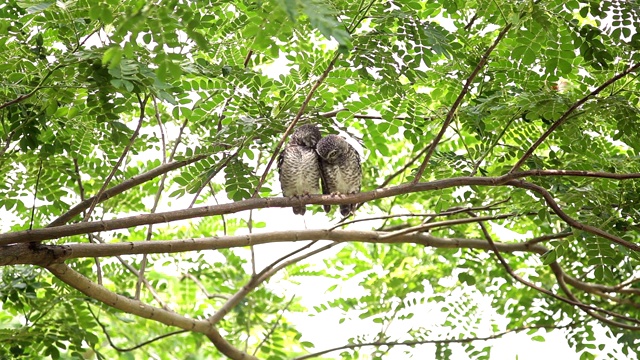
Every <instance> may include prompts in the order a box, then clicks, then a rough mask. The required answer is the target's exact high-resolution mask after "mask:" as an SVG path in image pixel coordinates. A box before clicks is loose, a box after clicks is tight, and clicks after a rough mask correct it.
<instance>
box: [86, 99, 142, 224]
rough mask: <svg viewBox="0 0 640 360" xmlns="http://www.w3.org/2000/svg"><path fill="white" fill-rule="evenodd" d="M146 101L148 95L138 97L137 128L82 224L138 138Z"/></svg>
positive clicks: (88, 217)
mask: <svg viewBox="0 0 640 360" xmlns="http://www.w3.org/2000/svg"><path fill="white" fill-rule="evenodd" d="M148 100H149V95H148V94H147V95H145V97H144V99H140V95H138V101H139V102H140V118H139V120H138V126H137V127H136V130H135V131H134V132H133V135H131V138H130V139H129V143H128V144H127V146H125V147H124V150H122V154H121V155H120V158H119V159H118V161H117V162H116V165H115V166H114V167H113V169H111V172H110V173H109V175H107V178H106V180H105V181H104V184H102V187H100V190H99V191H98V193H97V194H96V196H95V197H93V199H94V201H93V202H92V203H91V205H90V206H89V209H88V210H87V212H86V213H85V214H84V219H83V222H86V221H88V220H89V219H90V218H91V213H92V212H93V209H94V208H95V207H96V205H97V204H98V201H97V199H99V198H100V197H101V196H102V194H103V193H104V191H105V190H106V188H107V186H109V182H110V181H111V179H112V178H113V176H114V175H115V174H116V171H117V170H118V168H119V167H120V165H121V164H122V162H123V161H124V158H125V157H126V156H127V154H128V153H129V149H131V147H132V146H133V142H134V141H135V140H136V138H137V137H138V133H139V132H140V129H141V128H142V123H143V122H144V115H145V108H146V106H147V101H148Z"/></svg>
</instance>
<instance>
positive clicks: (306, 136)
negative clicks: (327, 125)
mask: <svg viewBox="0 0 640 360" xmlns="http://www.w3.org/2000/svg"><path fill="white" fill-rule="evenodd" d="M321 136H322V135H320V130H318V128H317V127H316V126H315V125H302V126H300V127H298V128H297V129H296V130H295V131H294V132H293V134H291V140H290V141H289V144H287V146H286V147H285V148H284V150H282V152H280V155H279V156H278V172H279V174H280V186H281V187H282V194H283V195H284V196H286V197H291V196H296V197H298V196H303V195H310V194H320V186H319V185H318V183H319V181H320V161H319V159H318V154H317V153H316V151H315V146H316V144H317V143H318V140H320V137H321ZM305 211H306V207H305V206H304V205H300V206H294V207H293V213H294V214H296V215H304V213H305Z"/></svg>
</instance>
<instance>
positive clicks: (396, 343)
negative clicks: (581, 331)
mask: <svg viewBox="0 0 640 360" xmlns="http://www.w3.org/2000/svg"><path fill="white" fill-rule="evenodd" d="M573 326H574V323H573V322H571V323H569V324H567V325H560V326H555V325H532V326H523V327H520V328H516V329H510V330H505V331H503V332H500V333H497V334H493V335H490V336H478V337H470V338H462V339H443V340H413V341H375V342H368V343H359V344H357V343H356V344H347V345H343V346H339V347H335V348H331V349H327V350H323V351H319V352H316V353H313V354H308V355H304V356H299V357H297V358H294V359H293V360H306V359H312V358H315V357H320V356H321V355H325V354H328V353H330V352H334V351H338V350H349V349H356V348H360V347H365V346H375V347H380V346H388V347H393V346H410V347H414V346H416V345H423V344H465V343H471V342H474V341H487V340H495V339H498V338H501V337H503V336H504V335H507V334H510V333H514V332H521V331H525V330H534V329H547V330H557V329H566V328H570V327H573Z"/></svg>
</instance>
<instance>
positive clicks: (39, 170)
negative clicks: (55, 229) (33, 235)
mask: <svg viewBox="0 0 640 360" xmlns="http://www.w3.org/2000/svg"><path fill="white" fill-rule="evenodd" d="M40 175H42V159H40V166H39V168H38V176H37V177H36V185H35V189H34V190H33V206H31V221H30V222H29V230H31V229H33V218H34V216H35V214H36V200H38V199H37V198H38V185H39V184H40Z"/></svg>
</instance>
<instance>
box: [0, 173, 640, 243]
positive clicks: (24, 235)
mask: <svg viewBox="0 0 640 360" xmlns="http://www.w3.org/2000/svg"><path fill="white" fill-rule="evenodd" d="M558 172H560V170H555V171H554V173H555V174H553V175H566V176H578V175H577V174H575V173H573V172H571V171H567V172H562V173H558ZM537 174H538V176H542V174H546V175H552V174H551V173H547V172H545V171H544V170H541V171H538V172H537ZM595 174H598V177H606V178H610V179H616V180H622V179H632V178H640V174H623V175H620V174H610V173H588V172H587V174H582V175H580V176H589V175H595ZM528 175H531V174H530V173H529V172H521V173H513V174H506V175H503V176H498V177H465V176H463V177H457V178H451V179H444V180H436V181H431V182H424V183H406V184H402V185H398V186H392V187H388V188H384V189H376V190H373V191H369V192H361V193H357V194H349V195H344V196H341V197H334V196H331V195H311V196H308V197H303V198H284V197H278V198H253V199H248V200H243V201H238V202H234V203H228V204H221V205H211V206H202V207H195V208H192V209H183V210H175V211H168V212H160V213H155V214H144V215H137V216H130V217H123V218H119V219H113V220H102V221H93V222H85V223H77V224H70V225H64V226H57V227H50V228H41V229H33V230H23V231H16V232H11V233H6V234H0V245H8V244H13V243H23V242H32V241H42V240H49V239H58V238H61V237H65V236H72V235H80V234H86V233H90V232H96V231H108V230H117V229H124V228H129V227H134V226H140V225H148V224H157V223H162V222H170V221H176V220H185V219H192V218H198V217H203V216H213V215H221V214H230V213H236V212H239V211H243V210H251V209H257V208H270V207H291V206H293V205H307V204H318V205H338V204H350V203H354V202H356V203H357V202H365V201H370V200H374V199H380V198H385V197H391V196H397V195H401V194H408V193H413V192H421V191H428V190H438V189H444V188H450V187H458V186H465V185H467V186H474V185H475V186H502V185H509V186H514V187H519V188H525V189H530V190H533V191H535V192H538V193H541V194H543V196H544V197H545V199H546V200H547V203H548V204H549V205H550V206H551V207H552V209H553V210H554V212H556V213H557V214H558V215H559V216H560V217H561V218H562V219H563V220H565V221H567V223H568V224H570V225H571V224H574V225H576V227H577V228H579V229H589V230H590V231H593V233H594V234H597V235H599V236H602V237H604V238H606V239H609V240H611V241H614V242H616V243H618V244H621V245H623V246H626V247H628V248H629V249H632V250H636V251H640V246H639V245H637V244H634V243H630V242H628V241H625V240H622V239H620V238H618V237H615V236H613V235H610V234H608V233H606V232H604V231H602V230H599V229H595V228H593V227H590V226H586V225H582V224H580V223H578V222H577V221H575V220H573V219H571V218H570V217H569V216H568V215H566V214H565V213H564V212H562V211H561V210H560V208H559V206H558V205H557V203H555V201H554V200H553V197H552V196H551V195H550V194H549V193H548V192H547V191H546V190H544V189H543V188H541V187H539V186H537V185H533V184H530V183H526V182H521V181H515V180H514V179H517V178H520V177H526V176H528ZM560 214H562V215H560Z"/></svg>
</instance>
